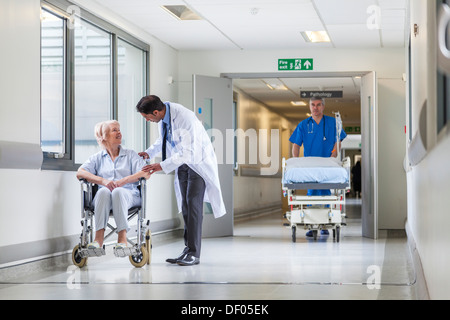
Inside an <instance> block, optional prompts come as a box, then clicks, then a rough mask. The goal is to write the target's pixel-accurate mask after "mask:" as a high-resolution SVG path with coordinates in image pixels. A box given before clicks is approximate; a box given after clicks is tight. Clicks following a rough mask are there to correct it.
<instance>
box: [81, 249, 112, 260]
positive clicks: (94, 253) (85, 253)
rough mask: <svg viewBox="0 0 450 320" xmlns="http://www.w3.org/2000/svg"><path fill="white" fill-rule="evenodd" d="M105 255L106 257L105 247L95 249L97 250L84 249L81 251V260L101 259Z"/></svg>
mask: <svg viewBox="0 0 450 320" xmlns="http://www.w3.org/2000/svg"><path fill="white" fill-rule="evenodd" d="M104 255H106V252H105V247H104V246H103V247H102V248H95V249H88V248H83V249H81V250H80V256H81V258H88V257H101V256H104Z"/></svg>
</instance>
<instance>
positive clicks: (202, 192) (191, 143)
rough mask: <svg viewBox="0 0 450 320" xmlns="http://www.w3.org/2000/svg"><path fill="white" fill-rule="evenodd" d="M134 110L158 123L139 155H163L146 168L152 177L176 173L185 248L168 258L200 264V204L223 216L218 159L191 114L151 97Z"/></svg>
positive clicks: (177, 106)
mask: <svg viewBox="0 0 450 320" xmlns="http://www.w3.org/2000/svg"><path fill="white" fill-rule="evenodd" d="M136 109H137V111H138V112H139V113H140V114H141V115H142V116H143V117H144V118H145V119H146V120H147V121H152V122H157V123H158V129H159V132H160V136H159V137H158V139H157V140H156V141H155V143H154V144H153V145H152V146H151V147H150V148H148V149H147V150H146V151H145V152H140V153H139V155H140V156H142V157H144V158H145V159H152V158H154V157H155V155H157V154H159V153H160V152H162V162H160V163H155V164H151V165H147V166H145V167H144V168H143V169H142V170H143V171H145V172H150V173H151V174H153V173H155V172H158V171H161V170H162V171H164V173H166V174H168V173H170V172H172V171H173V170H175V181H174V187H175V195H176V197H177V203H178V210H179V211H180V212H182V213H183V219H184V243H185V248H184V250H183V252H182V253H181V254H180V256H179V257H177V258H171V259H167V260H166V261H167V262H169V263H172V264H175V263H177V264H179V265H182V266H190V265H196V264H199V263H200V249H201V237H202V222H203V202H204V201H205V202H210V204H211V207H212V209H213V213H214V216H215V218H219V217H221V216H223V215H224V214H225V213H226V211H225V204H224V202H223V199H222V192H221V188H220V182H219V174H218V168H217V158H216V154H215V152H214V148H213V146H212V144H211V140H210V138H209V136H208V134H207V133H206V131H205V129H204V127H203V125H202V123H201V122H200V121H199V120H198V119H197V117H196V116H195V114H194V112H192V111H190V110H188V109H187V108H185V107H184V106H182V105H180V104H177V103H173V102H162V101H161V100H160V98H158V97H157V96H154V95H150V96H145V97H143V98H142V99H141V100H140V101H139V102H138V104H137V105H136Z"/></svg>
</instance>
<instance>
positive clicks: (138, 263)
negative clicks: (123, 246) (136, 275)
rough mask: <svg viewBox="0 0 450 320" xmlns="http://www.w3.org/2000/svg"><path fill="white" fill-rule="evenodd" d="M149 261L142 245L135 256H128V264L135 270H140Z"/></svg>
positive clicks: (145, 247)
mask: <svg viewBox="0 0 450 320" xmlns="http://www.w3.org/2000/svg"><path fill="white" fill-rule="evenodd" d="M148 260H149V255H148V250H147V246H146V245H145V244H144V245H142V247H141V250H140V253H139V254H137V255H135V256H130V262H131V264H132V265H133V266H135V267H136V268H142V267H143V266H145V264H146V263H147V261H148Z"/></svg>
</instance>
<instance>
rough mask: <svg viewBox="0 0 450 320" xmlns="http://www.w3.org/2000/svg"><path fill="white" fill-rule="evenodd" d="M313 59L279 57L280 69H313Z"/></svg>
mask: <svg viewBox="0 0 450 320" xmlns="http://www.w3.org/2000/svg"><path fill="white" fill-rule="evenodd" d="M313 69H314V60H313V59H303V58H301V59H300V58H299V59H278V70H279V71H283V70H313Z"/></svg>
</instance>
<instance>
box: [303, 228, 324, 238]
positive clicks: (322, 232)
mask: <svg viewBox="0 0 450 320" xmlns="http://www.w3.org/2000/svg"><path fill="white" fill-rule="evenodd" d="M320 234H321V235H322V236H328V235H330V233H329V232H328V230H320ZM306 236H307V237H313V236H314V234H313V231H312V230H309V231H308V232H307V233H306Z"/></svg>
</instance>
